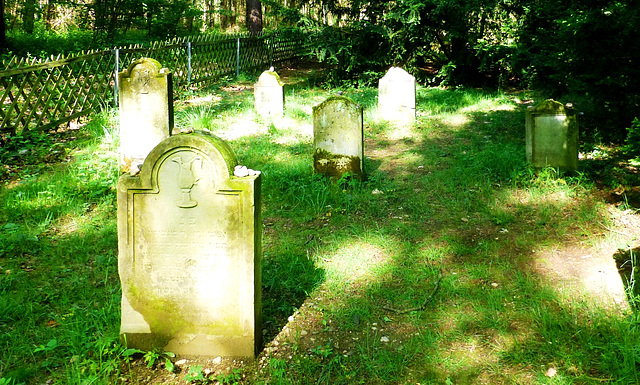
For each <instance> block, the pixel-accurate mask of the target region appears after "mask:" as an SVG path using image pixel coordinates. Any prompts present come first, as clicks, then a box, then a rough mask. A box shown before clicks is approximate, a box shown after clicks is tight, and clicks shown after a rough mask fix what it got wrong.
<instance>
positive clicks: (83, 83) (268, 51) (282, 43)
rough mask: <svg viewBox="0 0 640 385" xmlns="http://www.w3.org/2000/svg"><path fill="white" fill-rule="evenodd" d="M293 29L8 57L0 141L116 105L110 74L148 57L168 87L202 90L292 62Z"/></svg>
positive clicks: (302, 46)
mask: <svg viewBox="0 0 640 385" xmlns="http://www.w3.org/2000/svg"><path fill="white" fill-rule="evenodd" d="M308 47H309V38H308V35H307V34H305V33H304V32H303V31H300V30H289V31H286V32H269V33H263V34H259V35H249V34H235V35H223V36H220V35H202V36H196V37H185V38H177V39H173V40H170V41H166V42H154V43H152V44H150V45H148V46H140V45H136V46H129V47H123V48H116V49H112V50H101V51H90V52H82V53H80V54H77V55H72V56H69V57H62V56H58V57H52V58H50V59H46V60H42V61H36V60H34V59H15V58H14V59H12V60H11V61H9V62H8V63H3V66H2V67H3V68H4V70H2V71H0V143H1V142H2V139H4V138H6V137H10V136H13V135H15V134H18V133H22V132H24V131H28V130H47V129H51V128H55V127H58V126H60V125H62V124H68V123H69V122H71V121H74V120H75V119H77V118H79V117H81V116H83V115H87V114H89V113H91V112H92V111H94V110H95V109H96V108H98V107H100V106H104V105H107V104H117V103H118V93H117V90H118V84H117V79H118V77H117V75H116V74H117V73H118V72H120V71H122V70H123V69H125V68H126V66H128V64H130V63H132V62H133V61H134V60H136V59H138V58H140V57H152V58H154V59H156V60H157V61H159V62H160V63H161V64H162V65H163V66H165V67H167V68H168V69H169V70H170V71H171V72H172V73H173V80H174V85H175V86H176V87H181V86H188V85H206V84H208V83H210V82H213V81H215V80H216V79H218V78H220V77H221V76H225V75H233V74H234V73H235V74H236V75H237V74H238V73H239V72H240V71H245V70H253V69H256V68H261V67H264V68H265V69H266V68H267V67H269V66H272V65H275V64H277V63H281V62H284V61H290V60H295V59H297V58H299V57H301V56H302V55H304V54H306V53H307V52H308Z"/></svg>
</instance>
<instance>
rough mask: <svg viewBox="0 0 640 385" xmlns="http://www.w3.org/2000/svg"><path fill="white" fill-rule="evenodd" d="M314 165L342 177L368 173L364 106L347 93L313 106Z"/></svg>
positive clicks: (327, 173) (330, 174)
mask: <svg viewBox="0 0 640 385" xmlns="http://www.w3.org/2000/svg"><path fill="white" fill-rule="evenodd" d="M313 144H314V148H315V152H314V154H313V168H314V170H315V171H316V172H317V173H320V174H325V175H328V176H330V177H332V178H340V177H342V176H343V175H344V174H346V173H351V174H352V175H354V176H355V177H357V178H362V177H363V176H364V167H363V162H364V144H363V133H362V107H361V106H360V105H359V104H357V103H355V102H354V101H353V100H351V99H349V98H346V97H344V96H334V97H330V98H329V99H327V100H325V101H324V102H322V103H320V104H319V105H317V106H315V107H313Z"/></svg>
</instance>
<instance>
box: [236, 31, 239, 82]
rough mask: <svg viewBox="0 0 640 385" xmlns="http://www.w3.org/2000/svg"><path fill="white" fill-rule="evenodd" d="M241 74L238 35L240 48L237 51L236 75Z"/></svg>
mask: <svg viewBox="0 0 640 385" xmlns="http://www.w3.org/2000/svg"><path fill="white" fill-rule="evenodd" d="M239 76H240V37H239V36H238V49H237V51H236V77H239Z"/></svg>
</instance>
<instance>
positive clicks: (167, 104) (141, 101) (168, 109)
mask: <svg viewBox="0 0 640 385" xmlns="http://www.w3.org/2000/svg"><path fill="white" fill-rule="evenodd" d="M118 84H119V89H118V95H119V97H120V170H121V171H122V172H131V173H135V172H137V171H139V166H140V165H141V164H142V163H143V162H144V158H145V157H146V156H147V154H149V152H150V151H151V149H153V148H154V147H155V146H156V145H157V144H158V143H160V142H161V141H162V140H163V139H166V138H168V137H169V136H170V135H171V131H172V130H173V99H172V98H173V83H172V75H171V72H170V71H169V70H168V69H166V68H162V66H161V65H160V63H158V61H156V60H154V59H150V58H142V59H138V60H136V61H134V62H133V63H131V65H130V66H129V68H128V69H126V70H124V71H122V72H120V73H119V74H118Z"/></svg>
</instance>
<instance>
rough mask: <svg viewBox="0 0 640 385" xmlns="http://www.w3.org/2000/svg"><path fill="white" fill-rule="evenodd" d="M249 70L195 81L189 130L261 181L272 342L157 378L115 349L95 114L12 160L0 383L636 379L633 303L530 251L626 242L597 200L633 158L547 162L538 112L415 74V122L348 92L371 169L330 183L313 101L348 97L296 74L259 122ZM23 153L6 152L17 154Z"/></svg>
mask: <svg viewBox="0 0 640 385" xmlns="http://www.w3.org/2000/svg"><path fill="white" fill-rule="evenodd" d="M253 80H255V79H248V80H246V81H245V82H242V83H235V82H233V81H229V82H228V83H224V84H223V83H221V84H219V85H217V86H215V87H212V88H211V89H207V90H203V91H201V92H200V93H197V94H185V95H184V99H181V100H180V101H177V102H176V125H177V126H178V127H180V128H184V127H192V128H196V129H208V130H211V131H212V132H214V133H215V134H217V135H220V136H221V137H223V138H226V139H227V140H229V142H230V145H231V147H232V148H233V149H234V151H235V152H236V154H237V157H238V159H239V161H240V163H241V164H244V165H246V166H248V167H250V168H252V169H256V170H260V171H262V173H263V186H262V191H263V218H264V235H263V248H264V252H263V259H262V266H263V272H262V277H263V316H264V333H265V334H264V337H265V342H266V343H267V344H268V348H269V350H268V351H265V352H264V353H263V354H262V355H261V357H260V358H259V359H258V360H257V361H256V362H255V363H250V364H246V365H244V366H242V367H240V368H236V371H231V372H229V371H227V372H225V371H224V370H222V372H212V373H210V374H206V375H205V374H204V372H202V371H201V370H202V367H200V366H191V367H190V369H188V368H183V369H182V372H181V373H178V375H176V376H175V377H171V379H169V380H167V379H166V378H165V379H164V380H160V377H159V376H160V374H159V373H166V371H165V370H164V369H162V367H163V365H162V364H161V363H160V361H162V360H158V363H156V364H155V366H154V365H152V366H153V367H154V368H155V371H154V370H152V369H148V371H146V372H145V371H143V370H141V369H140V368H141V367H142V368H146V365H133V366H132V364H131V363H130V356H131V354H132V353H133V352H130V351H126V349H125V348H124V347H123V346H122V345H120V343H119V342H118V328H119V316H120V315H119V306H120V287H119V281H118V276H117V231H116V223H115V214H116V200H115V185H116V180H117V177H118V171H117V155H116V149H117V130H116V129H115V127H116V126H117V121H116V119H115V117H114V116H113V115H112V114H111V113H109V112H103V113H101V114H98V115H96V116H94V117H93V118H92V120H91V122H90V123H89V124H88V125H86V126H85V127H83V128H82V129H80V130H79V131H77V132H72V133H71V135H73V136H75V137H76V138H75V139H74V140H70V139H69V138H68V137H54V138H51V139H49V138H42V137H33V138H21V139H20V140H21V141H22V142H21V143H22V144H21V145H22V146H26V147H27V148H28V149H29V153H28V154H29V158H28V160H29V161H28V162H23V163H19V162H18V163H17V164H15V167H14V166H10V167H9V169H8V170H6V172H5V174H4V175H5V180H6V182H5V183H4V184H3V186H2V188H1V190H0V237H1V239H2V242H1V243H0V294H1V295H0V384H3V381H4V384H7V383H8V384H20V383H25V384H40V383H45V382H46V381H50V383H53V384H113V383H119V379H120V378H121V377H123V378H126V379H127V380H128V381H129V383H185V380H184V378H185V377H184V376H185V375H188V376H191V377H190V378H192V379H193V380H192V381H191V383H197V382H196V381H200V383H207V382H208V383H213V381H214V379H216V378H217V379H218V381H220V382H224V383H247V384H249V383H250V384H358V383H362V384H405V383H421V384H447V383H451V384H472V383H478V384H480V383H492V384H493V383H504V384H512V383H520V384H540V383H545V384H584V383H586V384H589V383H616V384H630V383H637V382H638V381H639V380H640V379H639V378H638V369H637V365H638V362H640V349H639V348H638V346H640V345H638V342H637V341H639V340H640V330H638V328H637V322H636V318H635V316H634V315H633V314H631V313H630V312H629V311H627V310H624V309H620V308H611V307H605V306H600V305H599V304H598V303H596V302H595V301H594V300H593V299H591V298H589V297H588V296H586V295H585V294H584V293H581V292H579V291H578V292H576V291H575V290H569V289H566V288H564V287H563V286H562V284H559V283H558V282H557V281H553V280H551V279H548V278H547V277H545V276H543V275H541V274H539V272H538V270H536V269H535V261H534V259H535V258H536V255H537V254H538V253H542V252H544V251H546V250H550V249H562V248H563V247H564V246H565V245H576V244H577V245H581V246H585V245H586V246H593V245H598V244H601V243H603V242H614V240H612V239H611V238H610V236H607V235H606V234H603V226H605V227H609V226H612V219H611V216H612V212H614V213H621V212H622V211H623V210H629V209H630V208H631V209H632V208H633V201H625V202H624V204H623V205H621V206H620V208H616V207H615V206H612V205H610V204H608V203H607V202H606V201H605V200H604V198H602V197H603V196H604V195H606V194H605V193H606V192H607V191H608V190H607V188H609V187H607V186H613V187H618V186H627V187H628V188H630V187H631V186H632V185H633V184H634V183H637V177H635V176H633V174H630V173H628V172H626V171H625V170H626V169H625V168H624V167H620V164H619V163H618V164H617V166H616V167H618V169H617V170H618V173H608V174H606V175H604V176H603V175H602V174H600V173H599V172H598V170H600V166H598V165H594V164H587V165H586V166H585V167H584V169H583V172H582V173H578V174H576V175H564V174H559V173H557V172H556V171H555V170H553V169H545V170H541V171H540V172H537V173H536V172H534V171H533V170H532V169H530V167H529V166H528V165H527V164H526V162H525V151H524V106H523V105H522V104H519V103H517V102H516V100H515V98H514V97H513V96H511V95H508V94H504V93H497V92H492V91H484V90H475V89H454V90H449V89H442V88H421V87H420V88H419V90H418V110H419V114H418V119H417V122H416V125H415V127H413V128H412V129H410V130H406V129H405V130H403V129H401V128H398V127H395V126H394V125H393V124H390V123H388V122H384V121H380V120H378V119H377V116H376V90H375V89H369V88H365V89H344V90H342V91H343V94H344V95H346V96H348V97H351V98H353V99H354V100H356V101H357V102H359V103H361V104H362V105H363V106H364V107H365V141H366V143H365V153H366V156H367V159H366V160H365V169H366V171H367V174H368V177H367V179H366V180H365V181H362V182H359V181H357V180H351V179H349V178H345V179H344V180H340V181H337V182H332V181H329V180H326V179H325V178H323V177H321V176H318V175H314V174H313V170H312V164H311V155H312V152H313V147H312V119H311V116H310V113H311V109H312V107H313V106H314V105H316V104H318V103H320V102H321V101H322V100H324V99H325V98H326V97H328V96H330V95H332V94H333V93H334V92H329V91H327V90H324V89H322V88H318V87H315V86H313V85H310V84H309V83H304V82H301V83H298V84H295V85H289V86H287V88H286V89H285V94H286V97H287V99H286V113H285V116H284V117H283V118H282V119H274V120H272V121H264V120H263V119H261V118H260V117H258V116H257V115H256V114H255V113H254V112H253V111H252V108H251V107H252V93H251V92H250V91H248V90H243V88H242V86H246V85H247V84H251V82H252V81H253ZM238 85H239V86H241V87H237V86H238ZM231 86H233V87H231ZM63 139H64V140H63ZM19 150H20V147H19V146H18V147H16V148H13V149H12V148H8V147H7V148H4V149H0V157H2V156H4V158H2V159H3V161H4V162H5V163H6V164H7V165H11V164H12V163H11V162H15V159H17V158H16V154H17V152H16V151H19ZM53 150H55V151H53ZM11 151H13V152H11ZM47 154H58V155H57V156H56V158H55V159H49V161H47V162H45V161H43V159H45V158H46V156H47ZM605 161H606V159H605ZM607 167H608V166H607ZM599 186H600V187H599ZM602 186H604V187H602ZM612 210H613V211H612ZM610 235H611V234H610ZM439 277H441V278H439ZM436 282H438V286H437V291H434V288H435V287H436V286H435V285H436ZM431 293H433V296H432V297H431V298H429V295H430V294H431ZM425 300H426V302H425ZM420 306H423V308H422V309H423V310H413V311H409V312H406V313H401V312H398V311H397V310H403V309H411V308H419V307H420ZM393 309H395V310H396V311H394V310H393ZM274 341H277V342H278V345H277V346H276V345H275V344H274ZM152 353H153V352H152ZM152 353H147V355H146V356H147V357H155V356H154V354H156V355H157V354H160V353H158V352H155V353H153V354H152ZM136 357H137V356H136ZM138 360H144V357H141V358H139V359H138ZM134 363H135V360H134ZM205 365H206V363H205ZM136 368H137V369H136ZM194 368H197V370H196V369H194ZM223 369H224V368H223ZM551 369H553V370H554V371H555V373H556V374H555V375H553V376H548V375H547V374H548V373H550V372H549V370H551ZM148 378H149V379H148ZM188 378H189V377H187V379H188Z"/></svg>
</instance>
